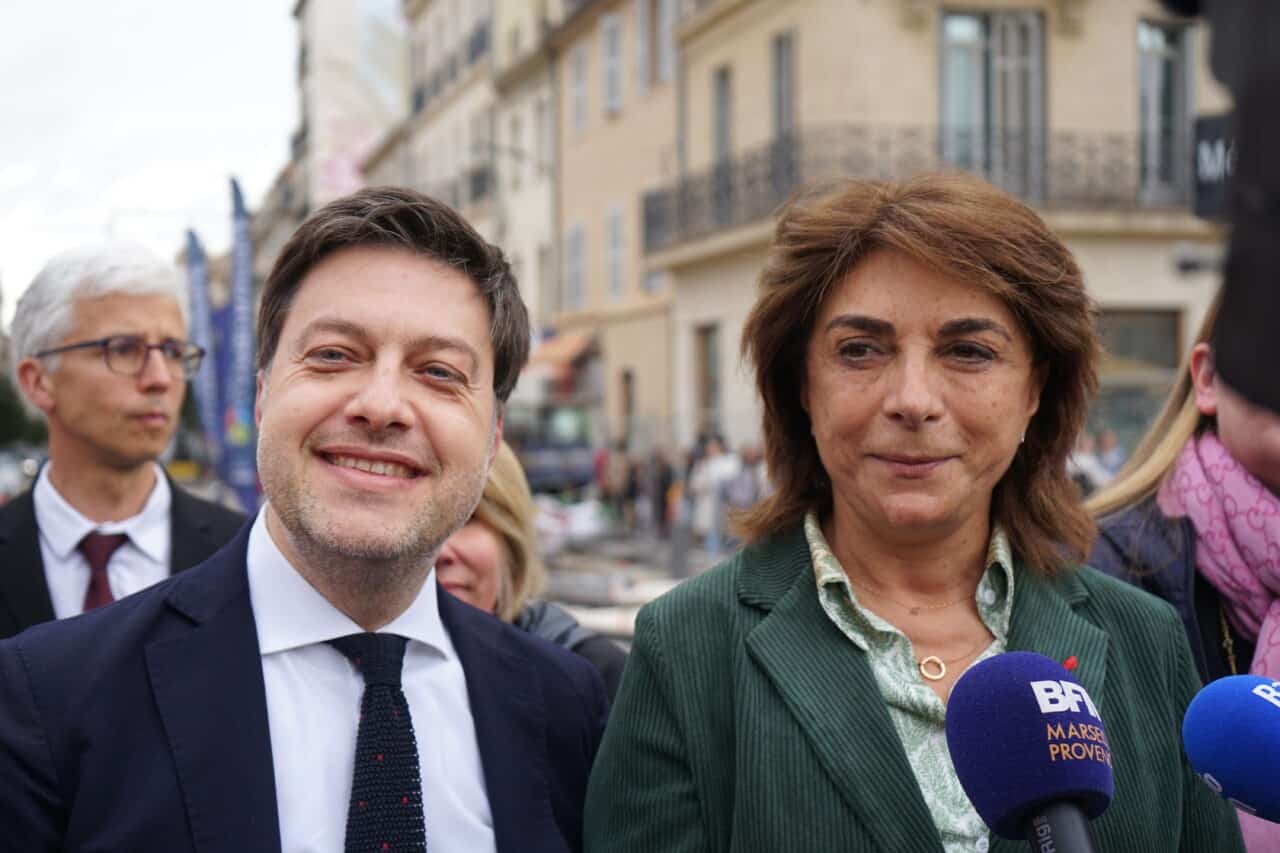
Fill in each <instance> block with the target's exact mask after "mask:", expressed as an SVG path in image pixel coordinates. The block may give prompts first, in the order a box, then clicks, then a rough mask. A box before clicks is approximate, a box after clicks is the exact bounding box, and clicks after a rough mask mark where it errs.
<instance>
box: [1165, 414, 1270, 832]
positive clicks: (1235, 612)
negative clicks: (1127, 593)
mask: <svg viewBox="0 0 1280 853" xmlns="http://www.w3.org/2000/svg"><path fill="white" fill-rule="evenodd" d="M1157 500H1158V501H1159V503H1160V509H1161V510H1163V511H1164V514H1165V515H1167V516H1170V517H1174V518H1180V517H1182V516H1186V517H1187V518H1190V519H1191V524H1192V526H1194V527H1195V531H1196V568H1197V569H1198V570H1199V571H1200V574H1202V575H1204V576H1205V578H1206V579H1207V580H1208V581H1209V582H1210V583H1211V584H1213V586H1214V587H1215V588H1216V589H1217V590H1218V592H1219V593H1220V594H1221V595H1222V598H1223V602H1224V604H1225V606H1226V608H1227V618H1228V619H1230V620H1231V624H1232V625H1234V626H1235V629H1236V630H1237V631H1239V632H1240V633H1241V634H1242V635H1244V636H1245V637H1246V638H1248V639H1250V640H1255V641H1256V643H1257V646H1256V649H1255V651H1254V653H1253V663H1252V664H1250V666H1249V671H1250V672H1251V673H1253V674H1254V675H1261V676H1265V677H1267V678H1272V679H1276V678H1280V498H1277V497H1276V496H1275V495H1274V494H1272V493H1271V492H1270V491H1269V490H1268V489H1267V487H1266V486H1264V485H1262V483H1260V482H1258V480H1257V479H1255V478H1254V477H1253V476H1252V475H1251V474H1249V472H1248V471H1246V470H1244V466H1243V465H1241V464H1240V463H1239V462H1237V461H1236V460H1235V459H1233V458H1232V457H1231V454H1230V453H1228V452H1227V449H1226V448H1225V447H1223V446H1222V442H1221V441H1219V440H1218V437H1217V436H1216V435H1214V434H1213V433H1211V432H1206V433H1204V434H1203V435H1201V436H1200V437H1198V438H1193V439H1192V440H1191V441H1188V442H1187V443H1186V445H1184V446H1183V448H1182V452H1181V453H1180V454H1179V456H1178V461H1177V462H1175V463H1174V467H1173V471H1172V473H1171V475H1170V476H1169V477H1167V478H1166V479H1165V482H1164V485H1163V486H1161V488H1160V493H1159V495H1158V496H1157ZM1238 816H1239V818H1240V829H1241V831H1242V832H1243V834H1244V842H1245V849H1247V850H1248V851H1249V853H1266V851H1274V850H1280V824H1274V823H1268V822H1267V821H1264V820H1262V819H1261V818H1256V817H1253V816H1252V815H1249V814H1246V813H1245V812H1239V813H1238Z"/></svg>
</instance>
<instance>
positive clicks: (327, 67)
mask: <svg viewBox="0 0 1280 853" xmlns="http://www.w3.org/2000/svg"><path fill="white" fill-rule="evenodd" d="M293 16H294V18H295V20H296V21H297V25H298V64H297V77H298V128H297V130H296V131H294V133H293V135H292V137H291V138H290V140H289V160H288V162H287V163H286V164H285V166H284V167H283V168H282V169H281V170H280V174H279V175H277V177H276V180H275V182H274V183H273V185H272V188H271V190H270V191H269V192H268V195H267V198H266V199H265V200H264V202H263V203H262V204H261V205H260V206H259V209H258V210H256V211H255V212H254V217H253V219H254V221H253V235H254V272H255V275H256V276H257V277H258V280H259V281H261V280H262V279H263V278H265V276H266V273H267V272H269V271H270V269H271V266H272V264H274V262H275V258H276V256H277V255H278V253H279V250H280V248H281V247H282V246H283V245H284V241H285V240H287V239H288V237H289V235H290V234H292V233H293V230H294V229H295V228H296V227H297V226H298V225H299V224H300V223H301V222H302V220H303V219H305V218H306V216H307V214H308V213H310V212H311V211H313V210H315V209H316V208H318V207H321V206H323V205H325V204H327V203H328V202H330V201H332V200H333V199H335V198H338V197H339V196H343V195H346V194H348V193H351V192H354V191H355V190H357V189H359V188H361V187H362V186H364V185H365V178H364V175H363V172H362V170H361V166H362V164H363V162H364V160H365V158H366V157H367V156H368V155H369V153H370V152H371V151H372V150H373V148H374V147H375V146H376V145H377V144H378V143H379V142H380V141H381V140H382V138H383V136H384V134H385V133H386V130H387V128H388V127H390V126H391V125H392V124H394V123H395V122H396V121H397V120H398V119H399V118H400V116H401V115H402V114H403V104H404V100H405V95H404V73H405V61H404V51H405V38H404V33H403V24H402V18H401V15H400V9H399V0H298V2H297V3H296V4H295V6H294V8H293Z"/></svg>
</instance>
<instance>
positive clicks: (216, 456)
mask: <svg viewBox="0 0 1280 853" xmlns="http://www.w3.org/2000/svg"><path fill="white" fill-rule="evenodd" d="M187 290H188V298H189V300H190V302H191V340H192V342H193V343H195V344H196V345H197V346H199V347H202V348H203V349H204V352H205V359H204V361H203V362H201V364H200V371H199V372H198V373H197V374H196V375H195V378H194V379H193V380H192V383H191V391H192V393H193V394H195V397H196V407H197V408H198V409H199V410H200V427H201V429H202V430H203V432H204V440H205V446H206V447H208V449H209V457H210V461H211V462H212V463H213V465H214V466H215V467H216V466H217V465H218V461H219V460H220V459H221V458H222V423H221V418H220V417H219V415H220V413H221V412H222V401H221V400H219V399H218V383H219V379H218V363H217V356H216V353H217V350H216V349H215V347H214V342H213V314H212V309H211V306H210V304H209V264H208V261H207V259H206V258H205V254H204V248H203V247H201V245H200V239H199V238H198V237H196V232H194V231H190V230H188V231H187Z"/></svg>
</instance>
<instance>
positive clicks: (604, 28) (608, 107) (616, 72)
mask: <svg viewBox="0 0 1280 853" xmlns="http://www.w3.org/2000/svg"><path fill="white" fill-rule="evenodd" d="M600 49H601V55H600V59H601V63H600V67H601V74H600V80H601V82H602V83H603V85H604V96H603V97H604V111H605V113H606V114H611V113H616V112H618V111H619V110H621V109H622V16H621V15H618V14H616V13H615V14H611V15H605V16H604V17H602V18H601V19H600Z"/></svg>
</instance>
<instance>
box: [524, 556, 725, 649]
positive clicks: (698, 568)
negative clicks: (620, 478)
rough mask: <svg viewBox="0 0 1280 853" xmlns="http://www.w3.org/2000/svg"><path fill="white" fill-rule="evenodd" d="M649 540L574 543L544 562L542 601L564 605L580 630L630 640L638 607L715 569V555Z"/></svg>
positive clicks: (719, 558) (718, 557) (716, 557)
mask: <svg viewBox="0 0 1280 853" xmlns="http://www.w3.org/2000/svg"><path fill="white" fill-rule="evenodd" d="M685 543H687V537H686V536H681V535H679V533H677V534H676V536H675V537H674V538H673V540H662V539H658V538H656V537H653V536H650V535H644V534H635V535H615V536H609V537H604V538H600V539H597V540H594V541H592V542H587V543H578V544H575V545H574V546H572V547H567V548H564V549H562V550H560V551H558V552H557V553H555V554H553V555H550V556H549V557H547V568H548V570H549V571H548V574H549V578H548V582H547V590H546V593H545V597H546V598H547V599H549V600H551V601H555V602H557V603H559V604H563V605H564V606H565V607H566V608H568V610H569V611H570V612H571V613H572V614H573V615H574V617H575V618H576V619H577V620H578V622H579V623H580V624H581V625H582V626H583V627H585V628H590V629H591V630H593V631H596V632H597V633H601V634H605V635H606V636H609V637H614V638H616V639H619V640H623V641H626V640H629V639H630V638H631V636H632V634H633V633H634V630H635V619H636V613H637V612H638V611H639V610H640V608H641V607H642V606H643V605H645V604H647V603H648V602H650V601H652V600H653V599H655V598H657V597H658V596H660V595H662V594H663V593H664V592H667V591H668V590H670V589H671V588H672V587H674V586H676V585H677V584H678V583H680V582H681V581H682V580H684V579H686V578H688V577H692V576H693V575H696V574H700V573H701V572H704V571H706V570H707V569H709V568H711V567H712V566H714V565H715V564H716V563H718V562H719V561H720V560H721V559H723V556H724V555H721V556H716V555H713V554H710V553H708V552H706V551H704V550H702V549H701V548H690V547H687V544H685Z"/></svg>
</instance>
